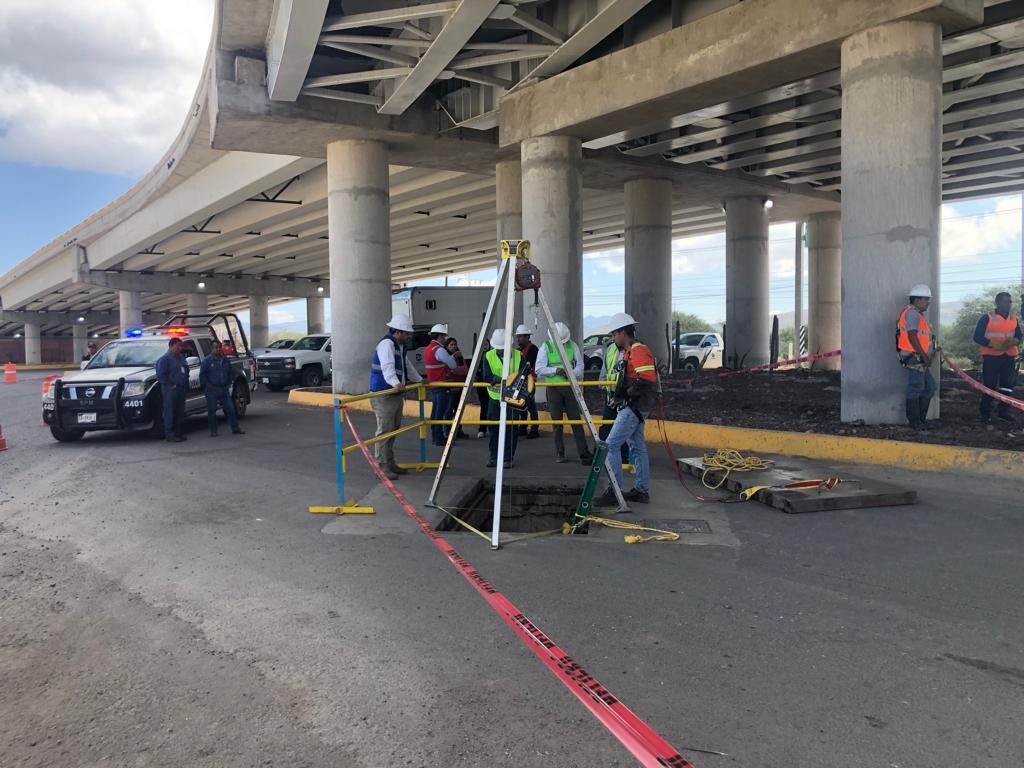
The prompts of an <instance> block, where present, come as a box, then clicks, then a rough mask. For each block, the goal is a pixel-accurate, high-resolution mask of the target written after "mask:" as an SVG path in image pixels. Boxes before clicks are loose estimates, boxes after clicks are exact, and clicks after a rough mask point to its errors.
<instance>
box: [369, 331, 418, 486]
mask: <svg viewBox="0 0 1024 768" xmlns="http://www.w3.org/2000/svg"><path fill="white" fill-rule="evenodd" d="M410 339H412V323H411V322H410V321H409V318H408V317H406V316H405V315H395V316H394V317H392V318H391V320H390V321H389V322H388V332H387V333H386V334H384V338H382V339H381V340H380V341H379V342H377V348H376V349H375V350H374V353H373V363H372V364H371V365H370V391H371V392H383V391H385V390H389V389H395V390H397V392H395V393H394V394H391V395H384V396H383V397H375V398H373V399H371V400H370V406H371V407H372V408H373V414H374V416H376V417H377V431H376V433H375V436H379V435H383V434H384V433H385V432H393V431H394V430H396V429H398V428H399V427H400V426H402V407H403V405H404V403H405V394H404V392H405V385H406V384H409V383H411V384H418V383H419V382H420V381H422V378H421V377H420V374H419V372H418V371H417V370H416V367H415V366H413V365H412V364H411V363H409V361H408V360H407V359H406V357H405V345H406V344H408V343H409V341H410ZM373 455H374V458H375V459H376V460H377V463H378V464H380V467H381V469H382V470H383V472H384V475H385V476H386V477H387V478H388V479H389V480H397V479H398V476H399V475H404V474H405V473H406V471H405V470H404V469H401V468H399V466H398V464H397V463H396V462H395V438H394V437H389V438H388V439H387V440H381V441H380V442H379V443H374V444H373Z"/></svg>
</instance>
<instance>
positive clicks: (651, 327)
mask: <svg viewBox="0 0 1024 768" xmlns="http://www.w3.org/2000/svg"><path fill="white" fill-rule="evenodd" d="M625 192H626V194H625V198H626V230H625V235H624V238H623V239H624V240H625V245H626V254H625V273H626V274H625V278H626V280H625V283H626V295H625V299H626V301H625V307H626V312H628V313H629V314H631V315H632V316H633V317H634V318H635V319H636V322H637V336H638V337H639V338H641V339H643V340H644V342H645V343H646V344H647V345H648V346H649V347H650V348H651V349H652V350H653V351H654V354H655V356H657V357H658V358H659V359H661V360H668V358H669V357H670V356H671V353H670V352H669V348H668V338H669V337H671V331H670V332H669V336H668V337H666V335H665V328H666V327H667V326H668V325H669V323H670V322H671V320H672V182H671V181H669V180H667V179H638V180H636V181H629V182H626V186H625Z"/></svg>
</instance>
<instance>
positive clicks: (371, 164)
mask: <svg viewBox="0 0 1024 768" xmlns="http://www.w3.org/2000/svg"><path fill="white" fill-rule="evenodd" d="M389 199H390V192H389V186H388V150H387V147H386V146H385V145H384V144H381V143H380V142H376V141H361V140H355V139H352V140H345V141H337V142H334V143H332V144H328V145H327V221H328V228H329V233H328V237H329V241H328V250H329V253H330V270H331V336H332V338H333V343H332V345H331V349H332V365H333V367H334V377H333V379H334V381H333V391H334V392H344V393H347V394H357V393H360V392H365V391H366V390H367V387H368V385H369V380H370V363H371V361H372V359H373V350H374V347H375V346H376V344H377V341H378V340H379V339H380V337H381V336H383V335H384V333H385V331H386V324H387V321H388V319H389V318H390V317H391V224H390V217H391V213H390V205H389Z"/></svg>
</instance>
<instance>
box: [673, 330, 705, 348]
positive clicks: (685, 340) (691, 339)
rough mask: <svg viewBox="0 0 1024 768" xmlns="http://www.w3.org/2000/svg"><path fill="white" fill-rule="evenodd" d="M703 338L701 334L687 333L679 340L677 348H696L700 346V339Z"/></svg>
mask: <svg viewBox="0 0 1024 768" xmlns="http://www.w3.org/2000/svg"><path fill="white" fill-rule="evenodd" d="M703 338H704V334H703V333H688V334H686V335H685V336H681V337H680V338H679V346H681V347H696V346H697V345H698V344H700V342H701V339H703Z"/></svg>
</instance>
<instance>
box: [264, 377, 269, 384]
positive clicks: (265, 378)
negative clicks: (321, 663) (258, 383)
mask: <svg viewBox="0 0 1024 768" xmlns="http://www.w3.org/2000/svg"><path fill="white" fill-rule="evenodd" d="M263 383H264V384H269V383H270V379H268V378H267V377H266V376H264V377H263Z"/></svg>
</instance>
